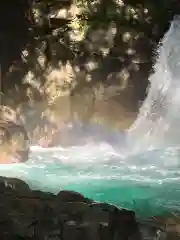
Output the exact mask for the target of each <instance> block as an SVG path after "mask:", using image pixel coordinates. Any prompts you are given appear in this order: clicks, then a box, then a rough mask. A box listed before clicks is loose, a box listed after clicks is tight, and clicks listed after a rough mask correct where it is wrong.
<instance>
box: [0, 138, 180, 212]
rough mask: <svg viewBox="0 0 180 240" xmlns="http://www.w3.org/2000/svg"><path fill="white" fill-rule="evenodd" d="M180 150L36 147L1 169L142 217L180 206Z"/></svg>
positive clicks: (32, 183) (46, 187)
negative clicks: (179, 164) (128, 151)
mask: <svg viewBox="0 0 180 240" xmlns="http://www.w3.org/2000/svg"><path fill="white" fill-rule="evenodd" d="M179 152H180V150H179V149H177V148H171V149H166V151H164V150H152V151H148V152H144V154H142V153H141V154H138V155H134V156H129V157H126V158H124V157H122V156H120V155H118V153H117V151H116V150H114V149H113V148H112V147H111V146H110V145H108V144H105V143H99V144H97V142H96V144H91V145H90V144H88V145H84V146H79V147H74V148H73V147H69V148H60V147H59V148H51V149H43V148H39V147H32V152H31V158H30V160H29V161H28V163H27V164H18V165H2V166H1V169H0V174H1V175H4V176H11V177H18V178H20V179H23V180H25V181H26V182H27V183H29V185H30V186H31V187H32V188H33V189H41V190H43V191H49V192H52V193H58V192H59V191H60V190H74V191H77V192H80V193H82V194H84V195H85V196H86V197H89V198H92V199H94V200H96V201H103V202H108V203H111V204H115V205H117V206H121V207H125V208H128V209H132V210H134V211H136V213H137V214H138V215H140V216H145V217H146V216H152V215H163V214H165V213H172V212H175V211H177V209H178V208H179V205H180V203H179V198H180V189H179V182H180V171H179V170H178V169H177V162H178V159H179ZM72 156H73V157H72ZM150 159H151V160H150Z"/></svg>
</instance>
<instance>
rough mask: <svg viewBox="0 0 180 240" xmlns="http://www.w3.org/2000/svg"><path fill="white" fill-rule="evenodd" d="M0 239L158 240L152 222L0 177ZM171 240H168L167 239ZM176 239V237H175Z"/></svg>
mask: <svg viewBox="0 0 180 240" xmlns="http://www.w3.org/2000/svg"><path fill="white" fill-rule="evenodd" d="M0 237H1V238H0V239H38V240H39V239H61V240H81V239H82V240H85V239H86V240H101V239H102V240H118V239H119V240H145V239H146V240H147V239H149V240H160V239H168V238H166V233H165V232H163V231H162V230H161V228H160V227H158V226H157V224H156V223H155V221H154V220H151V221H150V220H149V221H148V222H145V221H140V220H138V221H137V219H136V216H135V213H134V212H133V211H128V210H125V209H119V208H117V207H115V206H112V205H109V204H105V203H97V202H94V201H92V200H90V199H88V198H85V197H84V196H83V195H81V194H79V193H76V192H71V191H61V192H59V193H58V194H57V195H53V194H52V193H45V192H41V191H37V190H36V191H35V190H31V189H30V188H29V186H28V185H27V184H26V183H25V182H23V181H22V180H19V179H15V178H5V177H0ZM169 239H172V238H169ZM177 239H178V238H177Z"/></svg>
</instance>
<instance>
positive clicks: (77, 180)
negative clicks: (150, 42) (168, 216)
mask: <svg viewBox="0 0 180 240" xmlns="http://www.w3.org/2000/svg"><path fill="white" fill-rule="evenodd" d="M179 39H180V18H178V17H177V18H176V19H174V21H173V22H172V24H171V27H170V29H169V31H168V32H167V34H166V35H165V37H164V38H163V40H162V45H161V46H160V47H159V52H158V53H159V57H158V60H157V63H156V65H155V73H154V74H153V75H152V76H151V77H150V78H149V80H150V88H149V93H148V96H147V98H146V100H145V101H144V103H143V106H142V108H141V109H140V113H139V116H138V118H137V120H136V121H135V123H134V124H133V125H132V127H131V128H130V129H128V131H127V132H126V133H117V132H112V131H108V130H107V129H104V128H103V127H100V126H98V125H86V124H85V125H84V127H83V128H81V125H80V124H78V123H74V125H73V128H72V130H70V131H72V134H73V135H75V136H77V137H76V145H75V146H68V147H55V148H40V147H36V146H34V147H32V149H31V155H30V159H29V161H28V162H27V163H25V164H15V165H2V166H1V167H0V174H1V175H2V176H8V177H18V178H20V179H23V180H25V181H26V182H27V183H29V185H30V186H31V187H32V188H35V189H40V190H44V191H50V192H53V193H57V192H59V191H60V190H62V189H66V190H74V191H78V192H80V193H82V194H84V195H85V196H87V197H90V198H92V199H94V200H97V201H104V202H109V203H112V204H116V205H118V206H122V207H126V208H130V209H133V210H134V211H136V213H137V214H139V215H143V216H147V215H149V216H152V215H161V214H164V213H167V212H169V213H171V212H173V211H177V210H178V209H179V207H180V202H179V199H180V188H179V183H180V160H179V158H180V148H179V143H180V130H179V122H180V114H179V110H180V81H179V76H180V70H179V69H180V68H179V64H180V45H179ZM147 209H148V210H149V211H148V212H147Z"/></svg>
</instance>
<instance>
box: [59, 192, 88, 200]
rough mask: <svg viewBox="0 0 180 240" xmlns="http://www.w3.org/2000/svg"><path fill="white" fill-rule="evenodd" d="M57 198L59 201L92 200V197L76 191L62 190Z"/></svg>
mask: <svg viewBox="0 0 180 240" xmlns="http://www.w3.org/2000/svg"><path fill="white" fill-rule="evenodd" d="M56 200H57V201H59V202H86V203H91V202H92V201H91V200H90V199H88V198H85V197H84V196H83V195H82V194H80V193H77V192H74V191H60V192H59V193H58V194H57V197H56Z"/></svg>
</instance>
